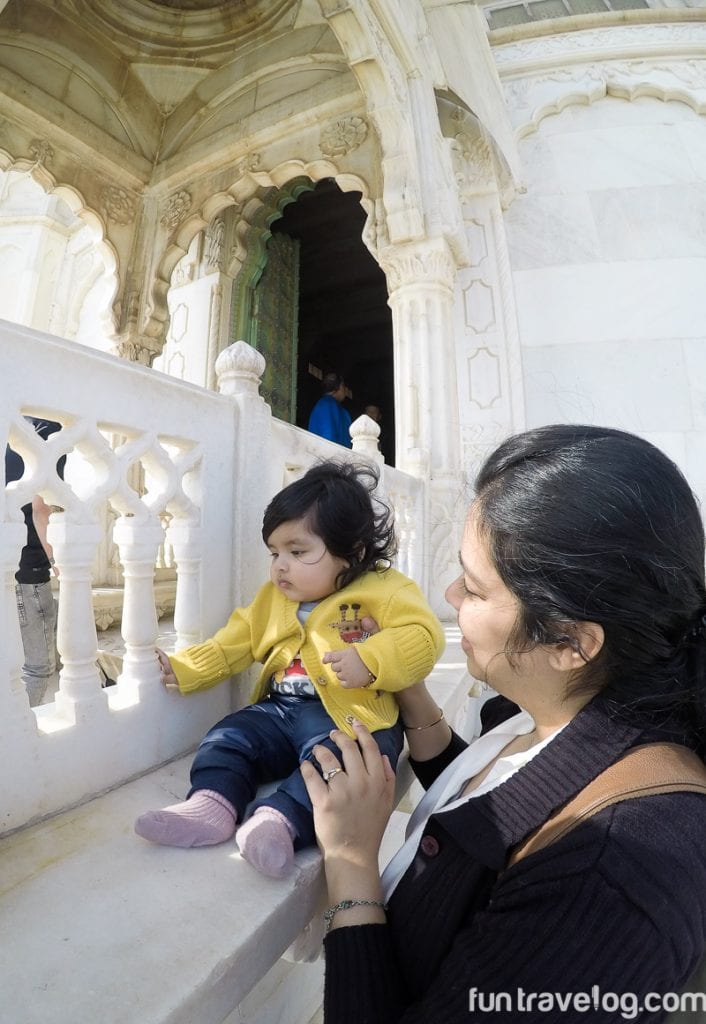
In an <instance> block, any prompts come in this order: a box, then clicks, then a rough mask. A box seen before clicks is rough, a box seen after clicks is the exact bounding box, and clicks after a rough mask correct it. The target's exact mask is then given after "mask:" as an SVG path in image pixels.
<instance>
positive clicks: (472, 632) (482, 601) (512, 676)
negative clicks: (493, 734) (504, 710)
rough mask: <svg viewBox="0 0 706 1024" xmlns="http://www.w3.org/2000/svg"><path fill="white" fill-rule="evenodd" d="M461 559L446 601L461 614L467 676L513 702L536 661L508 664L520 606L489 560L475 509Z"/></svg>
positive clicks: (522, 656)
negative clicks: (509, 650)
mask: <svg viewBox="0 0 706 1024" xmlns="http://www.w3.org/2000/svg"><path fill="white" fill-rule="evenodd" d="M460 558H461V568H462V570H463V571H462V574H461V575H460V576H459V578H458V579H457V580H454V582H453V583H452V584H451V585H450V586H449V588H448V590H447V591H446V600H447V601H448V602H449V604H450V605H452V606H453V607H454V608H455V609H456V611H457V612H458V624H459V627H460V629H461V634H462V637H463V639H462V641H461V647H462V648H463V651H464V652H465V655H466V659H467V664H468V671H469V672H470V673H471V675H473V676H475V678H476V679H480V680H481V681H482V682H486V683H488V684H489V685H490V686H492V687H493V689H494V690H497V691H498V692H499V693H504V694H506V695H507V696H511V694H512V690H513V689H514V688H516V687H517V683H518V680H519V679H520V678H523V679H524V678H526V674H527V672H528V671H529V670H530V668H531V665H530V662H532V661H534V658H529V654H534V652H529V654H519V655H515V656H514V657H513V664H512V665H511V664H510V663H509V661H508V659H507V656H506V654H505V648H506V646H507V641H508V637H509V636H510V633H511V632H512V629H513V627H514V625H515V622H516V620H517V615H518V612H519V603H518V601H517V598H516V597H515V596H514V595H513V594H512V593H511V591H510V590H508V588H507V587H506V586H505V584H504V583H503V581H502V580H501V579H500V577H499V576H498V573H497V571H496V569H495V567H494V565H493V563H492V562H491V560H490V557H489V555H488V552H487V550H486V545H485V542H484V540H483V538H482V536H480V535H479V533H478V529H477V524H476V517H475V513H474V510H473V508H471V512H470V514H469V517H468V520H467V522H466V527H465V530H464V533H463V540H462V543H461V552H460ZM535 650H536V649H535ZM528 659H529V660H528ZM508 689H509V690H510V692H508Z"/></svg>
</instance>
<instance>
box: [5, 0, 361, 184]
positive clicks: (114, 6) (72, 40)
mask: <svg viewBox="0 0 706 1024" xmlns="http://www.w3.org/2000/svg"><path fill="white" fill-rule="evenodd" d="M1 4H2V0H0V5H1ZM331 79H337V80H338V82H337V85H336V90H337V95H339V96H340V95H343V94H345V92H346V90H348V91H349V92H350V93H351V94H352V95H355V94H356V91H357V86H356V84H355V80H354V78H353V76H352V75H351V74H350V72H349V69H348V66H347V64H346V62H345V58H344V57H343V54H342V53H341V49H340V45H339V44H338V42H337V40H336V38H335V36H334V35H333V33H332V32H331V30H330V28H329V27H328V25H327V23H326V20H325V19H324V18H323V16H322V14H321V8H320V6H319V3H318V0H219V2H216V0H10V2H9V3H8V4H7V6H6V7H5V8H4V9H2V7H0V96H4V97H5V98H6V99H5V103H2V102H0V116H2V109H3V107H4V106H5V107H6V105H7V104H8V103H15V104H16V106H15V107H14V110H13V116H14V117H17V116H18V113H19V110H20V109H23V110H24V111H26V114H27V117H28V118H29V119H30V120H32V122H33V123H34V124H36V125H37V126H39V124H40V122H41V121H44V122H46V123H47V125H48V126H52V128H53V126H55V125H61V126H62V128H63V129H64V130H65V131H67V132H68V133H69V134H71V135H73V136H74V137H76V138H79V139H81V140H82V141H83V142H84V143H85V144H86V145H89V146H90V147H91V148H92V149H93V151H95V152H99V153H101V154H102V155H104V156H105V158H106V159H109V160H111V161H112V162H116V161H117V162H118V163H121V164H122V166H123V167H125V168H129V169H130V170H131V171H132V173H134V174H135V175H137V176H138V178H140V179H142V180H145V179H146V178H147V177H148V176H149V175H150V173H151V170H152V168H154V167H156V166H157V165H158V164H160V163H161V162H162V161H164V160H168V159H174V158H178V159H182V158H184V159H186V157H185V156H184V155H185V153H186V151H187V150H188V148H189V147H190V146H193V147H200V149H199V154H200V156H203V153H204V151H205V150H213V151H216V150H218V148H219V147H220V146H222V140H223V138H224V133H226V134H227V137H228V138H229V139H231V140H232V139H233V138H236V137H238V136H240V137H242V136H244V135H246V134H247V133H248V130H249V127H248V126H249V123H250V120H249V119H253V120H256V119H257V117H258V114H259V113H260V112H261V111H262V110H264V109H265V108H268V110H269V111H270V115H269V116H270V117H272V118H274V119H275V120H276V119H277V118H278V117H283V118H284V117H287V116H292V114H295V113H297V112H298V111H301V112H308V111H310V110H311V108H312V102H317V101H318V95H320V94H322V93H321V87H322V85H324V84H325V83H328V82H329V80H331ZM342 79H346V81H345V82H343V83H342V82H341V80H342ZM34 131H35V132H41V129H40V128H39V127H36V128H35V129H34ZM51 134H52V131H51V130H49V131H48V132H47V135H51Z"/></svg>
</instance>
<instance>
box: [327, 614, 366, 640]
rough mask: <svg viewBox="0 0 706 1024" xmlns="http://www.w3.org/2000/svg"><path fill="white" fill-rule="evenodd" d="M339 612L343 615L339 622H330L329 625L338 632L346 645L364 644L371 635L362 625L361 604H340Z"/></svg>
mask: <svg viewBox="0 0 706 1024" xmlns="http://www.w3.org/2000/svg"><path fill="white" fill-rule="evenodd" d="M338 610H339V612H340V613H341V615H340V618H339V620H338V622H330V623H329V625H330V626H331V628H332V629H336V630H338V633H339V635H340V637H341V640H343V642H344V643H346V644H362V642H363V640H367V639H368V637H369V636H370V633H367V632H366V631H365V630H364V629H363V626H362V624H361V621H360V620H361V619H362V618H363V614H361V610H360V605H359V604H339V606H338Z"/></svg>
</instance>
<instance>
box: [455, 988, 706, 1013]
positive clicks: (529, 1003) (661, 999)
mask: <svg viewBox="0 0 706 1024" xmlns="http://www.w3.org/2000/svg"><path fill="white" fill-rule="evenodd" d="M556 1010H559V1011H561V1012H562V1013H566V1014H574V1013H589V1012H590V1011H591V1010H593V1011H595V1010H603V1011H604V1012H605V1013H614V1014H616V1015H617V1016H619V1017H621V1018H622V1019H623V1020H635V1019H636V1018H637V1017H638V1016H639V1015H640V1014H641V1013H643V1012H644V1011H647V1012H648V1013H657V1012H659V1011H660V1010H662V1011H665V1012H667V1013H674V1011H675V1010H680V1011H681V1012H682V1013H683V1012H692V1013H693V1012H696V1011H698V1010H700V1011H702V1012H704V1011H706V992H681V993H679V992H647V993H645V995H644V996H638V995H636V994H635V993H634V992H602V991H601V989H600V988H599V986H598V985H593V987H592V988H591V990H590V991H589V992H528V991H527V990H526V989H523V988H517V989H515V991H514V992H481V991H479V990H478V989H477V988H471V989H469V990H468V1011H469V1013H492V1012H495V1013H497V1012H504V1013H518V1014H519V1013H554V1012H555V1011H556Z"/></svg>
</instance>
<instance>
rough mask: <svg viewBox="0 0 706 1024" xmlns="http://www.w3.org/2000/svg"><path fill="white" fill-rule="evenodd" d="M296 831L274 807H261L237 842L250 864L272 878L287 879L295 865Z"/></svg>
mask: <svg viewBox="0 0 706 1024" xmlns="http://www.w3.org/2000/svg"><path fill="white" fill-rule="evenodd" d="M294 835H295V832H294V827H293V825H291V824H290V822H289V821H287V819H286V818H285V816H284V815H283V814H281V813H280V812H279V811H276V810H275V809H274V808H273V807H259V808H258V809H257V810H256V811H255V813H254V814H253V816H252V818H248V820H247V821H246V822H245V824H244V825H241V826H240V828H239V829H238V831H237V833H236V836H235V841H236V842H237V844H238V847H239V849H240V852H241V854H242V855H243V857H244V859H245V860H246V861H247V862H248V864H252V866H253V867H254V868H257V870H258V871H259V872H260V873H261V874H263V875H267V876H268V877H269V878H284V877H285V876H286V875H288V874H289V872H290V871H291V870H292V867H293V865H294V844H293V842H292V840H293V839H294Z"/></svg>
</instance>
